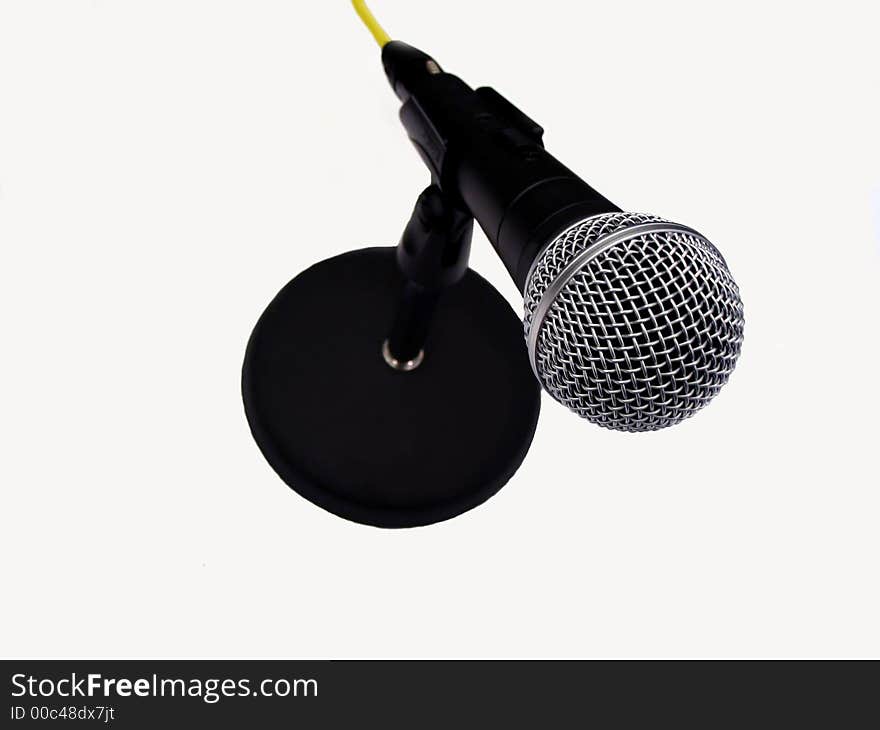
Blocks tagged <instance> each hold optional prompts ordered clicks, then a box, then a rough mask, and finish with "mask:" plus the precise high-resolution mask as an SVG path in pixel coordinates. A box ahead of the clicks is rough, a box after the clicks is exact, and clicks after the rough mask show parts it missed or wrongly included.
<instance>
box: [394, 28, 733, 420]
mask: <svg viewBox="0 0 880 730" xmlns="http://www.w3.org/2000/svg"><path fill="white" fill-rule="evenodd" d="M382 61H383V65H384V66H385V72H386V75H387V76H388V79H389V81H390V82H391V85H392V88H393V89H394V91H395V93H396V94H397V95H398V97H399V98H400V100H401V101H402V102H403V106H402V108H401V111H400V118H401V121H402V122H403V125H404V127H405V128H406V130H407V133H408V134H409V137H410V139H411V141H412V142H413V144H414V145H415V147H416V149H417V150H418V151H419V154H420V155H421V157H422V159H423V160H424V161H425V163H426V164H427V166H428V168H429V169H430V171H431V174H432V177H433V179H434V182H435V184H437V185H438V186H440V188H441V189H442V190H443V192H444V194H446V195H449V196H452V197H453V198H455V199H456V200H457V201H460V202H461V205H462V206H463V207H464V208H466V209H467V210H468V211H470V213H471V214H472V215H473V217H474V218H475V219H476V220H477V221H478V222H479V224H480V226H481V227H482V229H483V231H484V232H485V233H486V236H487V237H488V238H489V240H490V241H491V243H492V245H493V246H494V247H495V250H496V251H497V252H498V254H499V256H500V257H501V259H502V261H503V262H504V264H505V266H506V267H507V270H508V271H509V272H510V274H511V276H512V277H513V280H514V282H515V283H516V284H517V286H518V287H519V289H520V291H521V292H522V293H523V298H524V304H525V314H524V318H523V325H524V334H525V338H526V344H527V347H528V354H529V359H530V362H531V365H532V370H533V371H534V373H535V376H536V377H537V379H538V381H539V382H540V383H541V385H542V386H543V387H544V389H545V390H546V391H547V392H549V393H550V395H552V396H553V397H554V398H555V399H556V400H558V401H559V402H561V403H562V404H564V405H566V406H567V407H568V408H570V409H571V410H573V411H574V412H576V413H577V414H579V415H580V416H583V417H584V418H587V419H588V420H590V421H592V422H594V423H597V424H599V425H601V426H604V427H606V428H611V429H616V430H622V431H653V430H657V429H660V428H665V427H667V426H670V425H673V424H676V423H679V422H680V421H682V420H684V419H685V418H688V417H689V416H691V415H693V414H694V413H696V412H697V411H698V410H700V409H701V408H703V407H704V406H705V405H706V404H707V403H709V401H710V400H712V398H714V397H715V395H716V394H717V393H718V391H719V390H720V389H721V387H722V386H723V385H724V384H725V383H726V382H727V380H728V378H729V376H730V374H731V373H732V372H733V369H734V366H735V365H736V361H737V359H738V357H739V354H740V349H741V345H742V339H743V325H744V319H743V306H742V301H741V299H740V296H739V289H738V287H737V285H736V282H735V281H734V280H733V277H732V275H731V274H730V271H729V270H728V268H727V264H726V262H725V261H724V258H723V257H722V256H721V254H720V253H719V252H718V250H717V249H716V248H715V247H714V246H713V245H712V244H711V243H710V242H709V241H708V240H707V239H706V238H705V237H704V236H702V235H701V234H700V233H698V232H697V231H694V230H693V229H691V228H688V227H687V226H683V225H680V224H677V223H672V222H670V221H667V220H664V219H662V218H659V217H657V216H653V215H643V214H638V213H628V212H624V211H622V210H621V209H620V208H618V207H617V206H616V205H614V204H613V203H612V202H610V201H609V200H607V199H606V198H605V197H603V196H602V195H601V194H599V193H598V192H596V191H595V190H593V188H591V187H590V186H589V185H587V184H586V183H585V182H584V181H583V180H581V179H580V178H579V177H578V176H577V175H575V174H574V173H573V172H571V170H569V169H568V168H567V167H565V166H564V165H563V164H562V163H561V162H559V161H558V160H557V159H556V158H554V157H553V156H552V155H550V154H549V153H548V152H547V151H546V150H545V149H544V145H543V142H542V138H543V130H542V129H541V127H540V126H539V125H537V124H536V123H535V122H533V121H532V120H531V119H529V117H528V116H526V115H525V114H524V113H523V112H521V111H520V110H519V109H517V108H516V107H515V106H514V105H513V104H511V103H510V102H508V101H507V100H506V99H504V98H503V97H502V96H501V95H500V94H498V93H497V92H495V91H494V90H492V89H488V88H480V89H476V90H474V89H471V88H470V87H469V86H468V85H467V84H465V83H464V82H463V81H462V80H461V79H459V78H457V77H455V76H453V75H451V74H447V73H444V72H443V71H442V70H441V69H440V67H439V66H438V65H437V63H436V61H434V60H433V59H432V58H431V57H430V56H428V55H427V54H425V53H423V52H422V51H419V50H417V49H415V48H412V47H411V46H408V45H406V44H405V43H400V42H397V41H394V42H391V43H388V44H387V45H386V46H385V47H384V48H383V51H382Z"/></svg>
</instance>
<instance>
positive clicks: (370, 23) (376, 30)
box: [351, 0, 391, 48]
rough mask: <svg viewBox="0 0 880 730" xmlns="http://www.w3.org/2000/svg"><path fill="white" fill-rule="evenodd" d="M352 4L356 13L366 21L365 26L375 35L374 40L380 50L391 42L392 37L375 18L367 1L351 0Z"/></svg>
mask: <svg viewBox="0 0 880 730" xmlns="http://www.w3.org/2000/svg"><path fill="white" fill-rule="evenodd" d="M351 4H352V5H354V9H355V12H357V14H358V15H359V16H360V18H361V20H363V21H364V25H365V26H367V30H369V31H370V33H372V34H373V38H375V39H376V43H378V44H379V47H380V48H381V47H383V46H384V45H385V44H386V43H388V42H390V41H391V36H390V35H388V34H387V33H386V32H385V29H384V28H383V27H382V26H381V25H379V21H378V20H376V18H374V17H373V14H372V13H371V12H370V9H369V8H368V7H367V3H366V0H351Z"/></svg>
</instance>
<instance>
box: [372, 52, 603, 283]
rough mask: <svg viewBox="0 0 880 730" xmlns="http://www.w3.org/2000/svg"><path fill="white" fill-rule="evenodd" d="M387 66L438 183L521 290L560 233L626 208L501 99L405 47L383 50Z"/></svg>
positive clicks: (415, 139)
mask: <svg viewBox="0 0 880 730" xmlns="http://www.w3.org/2000/svg"><path fill="white" fill-rule="evenodd" d="M382 62H383V65H384V66H385V72H386V74H387V76H388V79H389V81H390V82H391V85H392V87H393V88H394V90H395V93H397V95H398V97H400V99H401V101H403V107H402V108H401V110H400V118H401V121H402V122H403V125H404V127H405V128H406V130H407V132H408V134H409V136H410V139H411V140H412V142H413V144H414V145H415V146H416V149H417V150H418V151H419V154H420V155H421V157H422V159H423V160H424V162H425V164H426V165H427V166H428V168H429V169H430V171H431V174H432V177H433V178H434V182H435V183H436V184H438V185H439V186H440V187H441V189H442V190H443V191H444V192H445V193H447V194H451V195H454V196H456V197H458V198H459V199H460V200H461V201H462V203H463V204H464V205H465V207H466V208H467V209H468V210H469V211H470V212H471V214H472V215H473V216H474V218H475V219H476V220H477V222H478V223H479V224H480V227H481V228H482V229H483V231H484V232H485V233H486V236H487V237H488V238H489V240H490V241H491V242H492V245H493V246H494V247H495V250H496V251H497V252H498V255H499V256H500V257H501V260H502V261H503V262H504V265H505V266H506V267H507V270H508V271H509V272H510V275H511V276H512V277H513V280H514V282H515V283H516V285H517V286H518V287H519V289H520V291H522V290H523V288H524V286H525V279H526V276H527V275H528V272H529V269H530V268H531V265H532V262H533V261H534V259H535V257H536V256H537V255H538V254H539V253H540V251H541V250H542V249H543V248H544V246H545V245H546V244H548V243H550V242H551V241H552V240H553V238H554V237H555V236H556V235H557V234H559V233H561V232H562V231H563V230H565V229H566V228H568V227H569V226H571V225H573V224H575V223H577V222H578V221H581V220H583V219H585V218H588V217H590V216H593V215H597V214H599V213H610V212H619V211H620V208H618V207H617V206H615V205H614V204H613V203H611V202H610V201H609V200H607V199H606V198H605V197H603V196H602V195H601V194H599V193H598V192H596V191H595V190H593V188H591V187H590V186H589V185H587V184H586V183H585V182H584V181H583V180H581V179H580V178H579V177H578V176H577V175H575V174H574V173H573V172H572V171H571V170H569V169H568V168H567V167H565V166H564V165H563V164H562V163H561V162H559V161H558V160H557V159H556V158H554V157H553V156H552V155H551V154H549V153H548V152H547V151H546V150H545V149H544V146H543V142H542V137H543V132H544V130H543V129H541V127H540V126H539V125H537V124H536V123H535V122H533V121H532V120H531V119H529V117H527V116H526V115H525V114H524V113H523V112H521V111H520V110H519V109H517V108H516V107H515V106H514V105H513V104H511V103H510V102H509V101H507V100H506V99H505V98H504V97H502V96H501V95H500V94H499V93H498V92H496V91H494V90H493V89H489V88H480V89H476V90H474V89H471V88H470V87H469V86H468V85H467V84H466V83H464V82H463V81H462V80H461V79H459V78H458V77H456V76H453V75H452V74H447V73H444V72H443V71H442V70H441V69H440V67H439V65H437V63H436V61H434V60H433V59H432V58H431V57H430V56H428V55H427V54H425V53H423V52H422V51H419V50H418V49H415V48H413V47H412V46H408V45H407V44H405V43H401V42H400V41H392V42H391V43H388V44H386V45H385V47H384V48H383V50H382Z"/></svg>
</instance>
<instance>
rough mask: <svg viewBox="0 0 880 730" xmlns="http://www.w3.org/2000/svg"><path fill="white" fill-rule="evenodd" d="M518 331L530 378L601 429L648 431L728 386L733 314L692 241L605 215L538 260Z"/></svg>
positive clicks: (739, 332) (711, 260) (652, 223)
mask: <svg viewBox="0 0 880 730" xmlns="http://www.w3.org/2000/svg"><path fill="white" fill-rule="evenodd" d="M524 325H525V334H526V341H527V343H528V347H529V357H530V358H531V361H532V368H533V369H534V371H535V375H537V377H538V380H540V382H541V384H542V385H543V386H544V388H545V389H546V390H547V391H548V392H549V393H550V395H552V396H553V397H554V398H555V399H556V400H558V401H559V402H560V403H562V404H564V405H566V406H568V407H569V408H570V409H571V410H573V411H575V412H576V413H578V414H579V415H581V416H583V417H584V418H587V419H588V420H590V421H592V422H593V423H597V424H599V425H600V426H605V427H606V428H613V429H617V430H621V431H654V430H657V429H660V428H665V427H666V426H671V425H673V424H676V423H678V422H679V421H682V420H684V419H685V418H687V417H688V416H691V415H693V414H694V413H696V412H697V411H698V410H700V409H701V408H702V407H703V406H705V405H706V404H707V403H708V402H709V401H710V400H712V398H714V397H715V395H716V393H718V391H719V390H720V389H721V386H723V385H724V384H725V383H726V382H727V379H728V377H730V373H731V372H732V371H733V368H734V366H735V365H736V360H737V358H738V357H739V352H740V347H741V345H742V339H743V306H742V301H741V300H740V297H739V289H738V288H737V286H736V282H735V281H734V280H733V277H732V276H731V275H730V271H728V269H727V264H725V262H724V259H723V258H722V257H721V254H720V253H718V250H717V249H716V248H715V247H714V246H713V245H712V244H711V243H709V241H707V240H706V239H705V238H704V237H703V236H701V235H700V234H699V233H697V232H696V231H693V230H691V229H690V228H686V227H685V226H681V225H678V224H676V223H670V222H668V221H665V220H663V219H662V218H657V217H655V216H649V215H639V214H635V213H607V214H603V215H598V216H594V217H592V218H589V219H587V220H585V221H582V222H581V223H578V224H576V225H574V226H572V227H571V228H569V229H568V230H567V231H565V232H563V233H562V234H560V235H559V236H558V237H557V238H556V239H555V240H554V241H553V242H552V243H551V244H550V245H549V246H547V248H546V249H544V251H543V252H542V253H541V254H540V255H539V256H538V258H537V259H536V261H535V263H534V265H533V266H532V270H531V271H530V272H529V276H528V278H527V279H526V286H525V319H524Z"/></svg>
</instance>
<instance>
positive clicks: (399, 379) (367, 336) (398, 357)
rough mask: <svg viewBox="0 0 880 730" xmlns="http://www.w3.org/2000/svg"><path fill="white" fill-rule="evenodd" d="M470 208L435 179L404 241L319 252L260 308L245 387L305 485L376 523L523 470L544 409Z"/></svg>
mask: <svg viewBox="0 0 880 730" xmlns="http://www.w3.org/2000/svg"><path fill="white" fill-rule="evenodd" d="M473 225H474V220H473V217H472V216H471V215H470V213H469V212H468V211H466V210H464V209H463V208H462V207H460V205H459V204H458V203H457V202H456V200H453V199H451V197H450V196H449V195H447V194H445V193H444V192H442V191H441V190H440V188H439V187H438V186H437V185H435V184H432V185H430V186H428V187H427V188H426V189H425V190H424V191H423V192H422V193H421V195H420V196H419V198H418V200H417V202H416V205H415V207H414V209H413V213H412V216H411V217H410V219H409V221H408V222H407V224H406V227H405V229H404V232H403V235H402V236H401V238H400V242H399V243H398V245H397V246H396V247H393V248H367V249H360V250H356V251H352V252H350V253H347V254H343V255H341V256H336V257H334V258H331V259H327V260H325V261H322V262H320V263H318V264H316V265H314V266H312V267H311V268H309V269H307V270H306V271H304V272H302V273H301V274H300V275H299V276H297V277H296V278H294V279H293V280H292V281H291V282H290V283H288V284H287V286H285V287H284V288H283V289H282V290H281V291H280V292H279V293H278V295H277V296H276V297H275V299H274V300H273V301H272V303H271V304H270V305H269V306H268V308H267V309H266V311H265V312H264V313H263V315H262V316H261V317H260V320H259V321H258V322H257V325H256V326H255V327H254V331H253V333H252V334H251V338H250V341H249V342H248V347H247V352H246V355H245V361H244V366H243V368H242V397H243V400H244V405H245V412H246V414H247V418H248V423H249V425H250V428H251V433H252V434H253V436H254V439H255V440H256V442H257V444H258V445H259V447H260V450H261V451H262V452H263V455H264V456H265V457H266V460H267V461H268V462H269V464H270V465H271V466H272V468H273V469H274V470H275V471H276V472H277V474H278V475H279V476H280V477H281V478H282V479H283V480H284V481H285V482H286V483H287V484H288V485H289V486H290V487H291V488H292V489H294V490H295V491H296V492H298V493H299V494H300V495H302V496H303V497H305V498H306V499H308V500H309V501H311V502H313V503H315V504H317V505H319V506H320V507H323V508H324V509H326V510H328V511H330V512H332V513H334V514H336V515H339V516H341V517H344V518H346V519H349V520H353V521H355V522H360V523H363V524H368V525H373V526H377V527H415V526H420V525H427V524H431V523H434V522H439V521H441V520H446V519H449V518H451V517H455V516H456V515H459V514H461V513H462V512H465V511H467V510H469V509H471V508H473V507H476V506H477V505H479V504H481V503H482V502H484V501H485V500H487V499H488V498H489V497H491V496H492V495H493V494H495V493H496V492H497V491H498V490H499V489H500V488H501V487H502V486H503V485H504V484H505V483H506V482H507V481H508V480H509V479H510V477H511V476H512V475H513V474H514V472H515V471H516V470H517V468H518V467H519V465H520V463H521V462H522V460H523V458H525V455H526V453H527V452H528V449H529V446H530V445H531V441H532V436H533V435H534V432H535V427H536V425H537V420H538V414H539V411H540V387H539V385H538V383H537V381H536V380H535V378H534V376H533V374H532V370H531V366H530V365H529V362H528V356H527V352H526V347H525V339H524V336H523V329H522V322H521V321H520V319H519V317H518V316H517V315H516V314H515V313H514V311H513V310H512V309H511V307H510V305H509V304H508V303H507V301H506V300H505V299H504V298H503V297H502V296H501V295H500V294H499V293H498V292H497V291H496V290H495V288H494V287H493V286H492V285H491V284H489V282H487V281H486V280H485V279H483V278H482V277H480V276H479V275H477V274H476V273H475V272H474V271H472V270H471V269H469V268H468V260H469V256H470V247H471V238H472V235H473Z"/></svg>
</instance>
